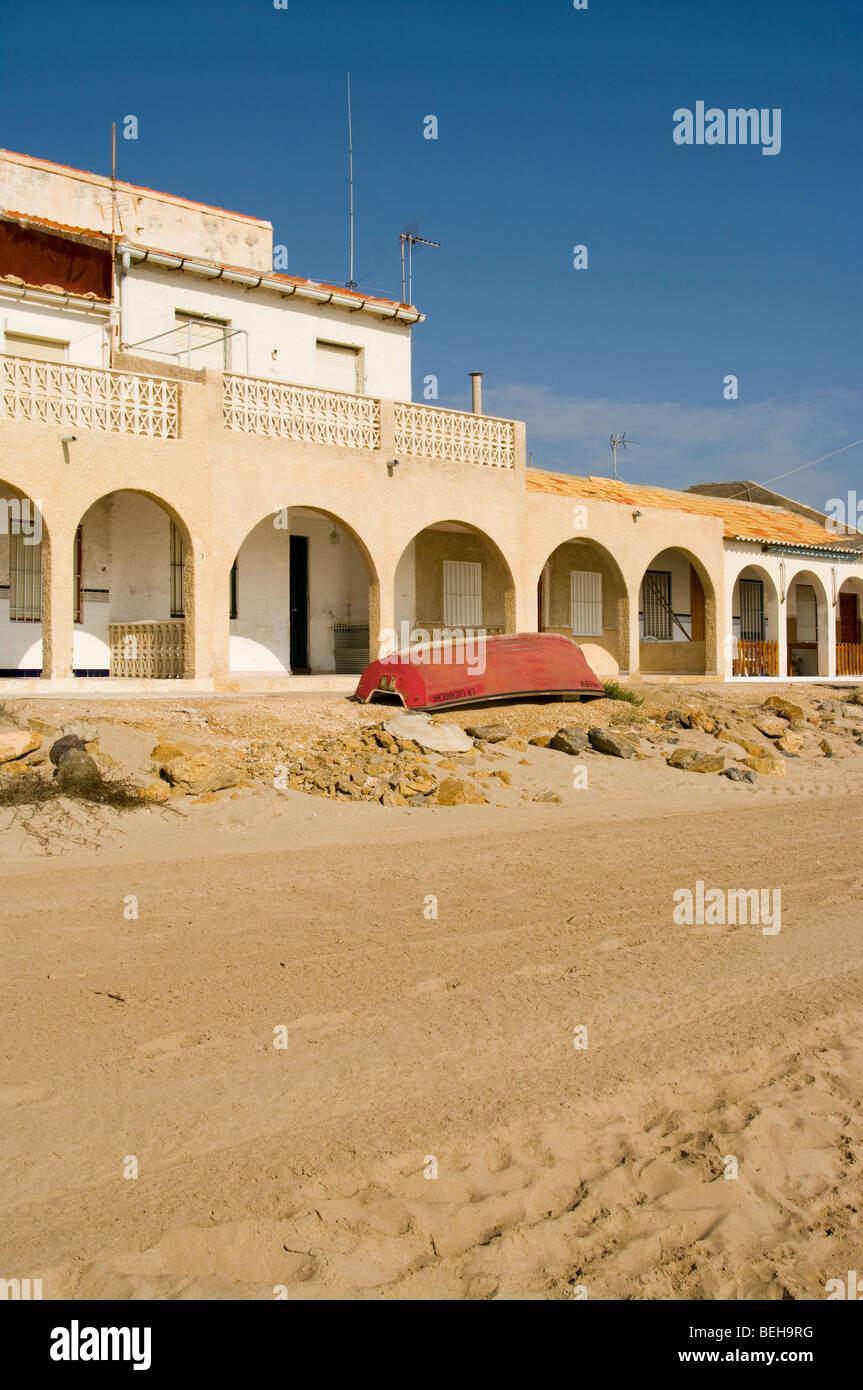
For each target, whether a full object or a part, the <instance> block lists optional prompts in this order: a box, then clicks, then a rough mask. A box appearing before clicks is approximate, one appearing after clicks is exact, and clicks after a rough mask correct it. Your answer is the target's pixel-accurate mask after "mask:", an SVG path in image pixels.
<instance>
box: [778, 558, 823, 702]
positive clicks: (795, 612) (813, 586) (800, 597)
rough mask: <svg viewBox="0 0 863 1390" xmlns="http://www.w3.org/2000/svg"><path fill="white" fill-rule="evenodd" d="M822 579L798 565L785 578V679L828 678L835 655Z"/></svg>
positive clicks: (810, 570)
mask: <svg viewBox="0 0 863 1390" xmlns="http://www.w3.org/2000/svg"><path fill="white" fill-rule="evenodd" d="M830 610H831V604H830V600H829V597H828V593H827V588H826V587H825V583H824V580H823V579H822V577H821V576H820V575H819V574H817V573H816V572H815V571H814V570H812V569H805V568H804V567H803V566H801V567H800V568H799V569H796V570H794V571H793V572H792V573H790V574H789V575H788V579H787V594H786V602H785V623H786V629H785V630H786V642H787V648H788V657H787V663H788V664H787V671H786V672H783V673H782V674H784V675H788V676H792V677H793V676H828V675H829V674H830V672H831V664H832V658H833V654H834V652H835V632H834V630H833V627H832V623H831V620H830Z"/></svg>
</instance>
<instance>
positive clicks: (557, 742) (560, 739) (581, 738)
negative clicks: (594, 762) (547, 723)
mask: <svg viewBox="0 0 863 1390" xmlns="http://www.w3.org/2000/svg"><path fill="white" fill-rule="evenodd" d="M549 747H550V748H556V749H557V750H558V752H560V753H569V754H571V755H572V757H575V756H576V754H578V753H583V752H584V750H585V749H586V748H589V747H590V739H589V738H588V737H587V734H586V733H585V732H584V729H577V728H574V727H572V726H569V725H567V726H565V727H564V728H562V729H558V731H557V733H556V734H555V736H554V738H553V739H552V740H551V743H550V744H549Z"/></svg>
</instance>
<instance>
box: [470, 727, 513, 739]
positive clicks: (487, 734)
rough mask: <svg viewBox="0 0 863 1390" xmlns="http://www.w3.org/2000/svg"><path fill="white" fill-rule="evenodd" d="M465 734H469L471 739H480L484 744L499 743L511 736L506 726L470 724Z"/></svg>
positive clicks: (509, 729) (510, 731)
mask: <svg viewBox="0 0 863 1390" xmlns="http://www.w3.org/2000/svg"><path fill="white" fill-rule="evenodd" d="M465 733H466V734H470V736H471V738H478V739H482V741H483V742H484V743H500V742H502V740H503V739H505V738H512V736H513V733H512V729H511V728H510V727H509V725H508V724H471V725H470V727H469V728H467V729H465Z"/></svg>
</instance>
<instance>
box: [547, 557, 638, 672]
mask: <svg viewBox="0 0 863 1390" xmlns="http://www.w3.org/2000/svg"><path fill="white" fill-rule="evenodd" d="M573 570H582V571H586V572H587V573H591V574H600V575H601V576H602V633H601V634H586V633H573V631H572V625H571V612H570V608H571V602H570V600H571V594H572V581H571V575H572V571H573ZM541 621H542V629H543V631H544V632H559V633H561V634H563V635H564V636H566V637H575V639H576V641H577V642H578V645H579V646H584V645H585V644H589V645H591V646H593V647H598V648H601V649H602V650H603V651H605V652H607V653H608V654H609V656H611V657H612V659H613V661H614V663H615V664H616V665H618V666H619V664H620V655H621V639H620V634H621V631H625V628H626V621H627V605H626V595H625V593H624V591H623V588H622V585H621V583H620V581H619V579H618V577H617V575H616V574H615V573H614V570H613V568H612V566H611V564H610V563H609V561H608V559H607V558H606V557H605V556H604V555H603V554H602V552H601V551H599V550H597V549H595V548H594V547H593V546H591V545H589V544H587V543H586V542H584V541H570V542H569V543H567V544H565V545H562V546H560V547H559V548H558V549H557V550H556V551H555V552H554V554H553V555H552V556H551V558H550V560H549V562H548V565H547V566H546V568H545V570H544V571H543V578H542V615H541Z"/></svg>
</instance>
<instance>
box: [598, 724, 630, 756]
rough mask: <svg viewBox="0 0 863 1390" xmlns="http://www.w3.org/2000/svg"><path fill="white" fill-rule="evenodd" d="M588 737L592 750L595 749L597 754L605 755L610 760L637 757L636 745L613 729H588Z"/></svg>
mask: <svg viewBox="0 0 863 1390" xmlns="http://www.w3.org/2000/svg"><path fill="white" fill-rule="evenodd" d="M587 737H588V739H589V741H590V746H591V748H595V749H596V751H597V753H605V754H607V755H608V757H610V758H634V757H635V754H636V748H635V745H634V744H632V743H630V741H629V739H627V738H624V736H623V734H616V733H614V731H613V730H612V729H588V731H587Z"/></svg>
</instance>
